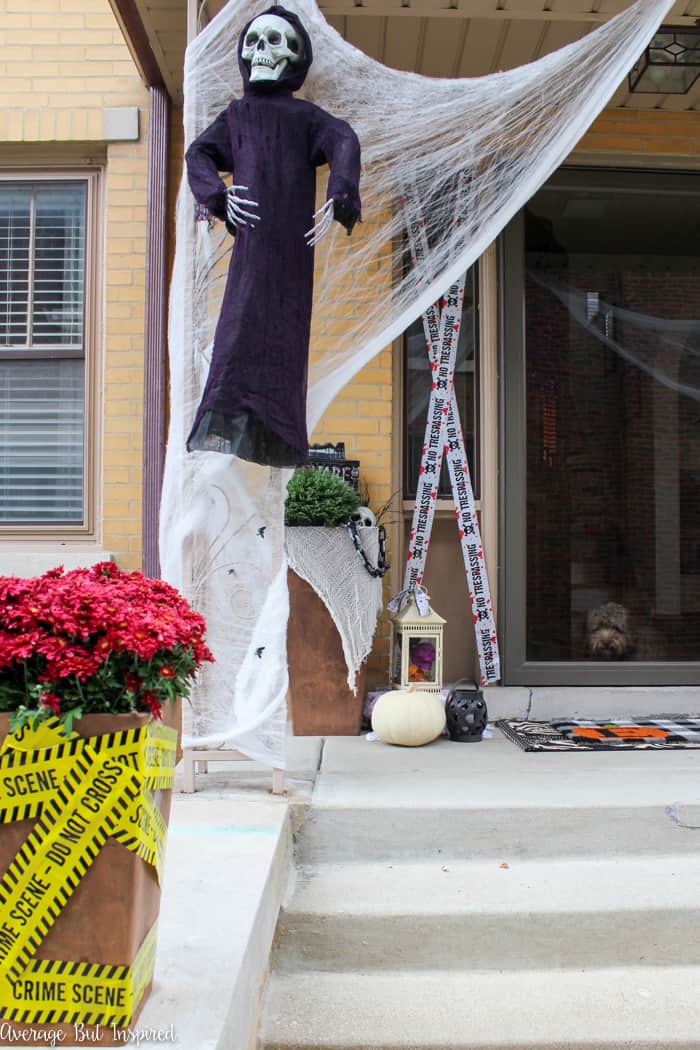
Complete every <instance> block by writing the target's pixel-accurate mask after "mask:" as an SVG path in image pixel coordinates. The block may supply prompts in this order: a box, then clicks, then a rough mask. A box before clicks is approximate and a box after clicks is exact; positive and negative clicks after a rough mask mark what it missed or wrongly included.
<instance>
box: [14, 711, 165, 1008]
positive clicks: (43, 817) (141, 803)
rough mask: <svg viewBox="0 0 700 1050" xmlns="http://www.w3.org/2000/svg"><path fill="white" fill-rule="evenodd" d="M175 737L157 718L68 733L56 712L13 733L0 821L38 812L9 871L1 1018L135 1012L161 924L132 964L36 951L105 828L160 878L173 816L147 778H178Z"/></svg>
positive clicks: (155, 781) (159, 784) (157, 782)
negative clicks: (92, 733) (53, 957)
mask: <svg viewBox="0 0 700 1050" xmlns="http://www.w3.org/2000/svg"><path fill="white" fill-rule="evenodd" d="M176 743H177V734H176V732H175V730H174V729H170V728H168V727H167V726H154V725H153V723H149V724H147V725H146V726H144V727H141V728H138V729H129V730H123V731H121V732H118V733H108V734H104V735H103V736H99V737H91V738H89V739H83V738H80V737H78V736H77V735H74V736H72V737H71V739H69V740H66V739H65V737H64V736H62V735H61V732H60V725H59V724H58V722H57V721H54V720H51V721H49V722H44V723H41V724H40V725H39V726H37V729H36V730H34V729H31V728H30V727H27V726H25V727H23V728H22V729H21V730H18V731H17V732H16V733H13V734H10V735H9V736H8V737H6V739H5V740H4V742H3V744H2V747H0V823H11V822H15V821H18V820H27V819H34V818H36V817H38V818H39V819H38V821H37V823H36V824H35V825H34V827H33V829H32V831H31V832H30V834H29V837H28V838H27V840H26V841H25V843H24V845H23V846H22V847H21V849H20V850H19V852H18V853H17V855H16V856H15V858H14V860H13V861H12V862H11V864H10V866H9V868H8V869H7V871H6V872H5V874H4V876H3V877H2V879H1V880H0V916H1V918H0V1013H1V1014H2V1015H3V1016H5V1017H9V1018H11V1019H13V1020H21V1021H24V1022H27V1023H35V1024H40V1023H57V1022H58V1020H61V1021H63V1020H68V1021H75V1020H80V1021H83V1022H84V1023H86V1024H93V1023H96V1017H97V1016H98V1014H99V1017H100V1019H103V1018H108V1020H107V1021H105V1023H114V1024H127V1023H128V1021H129V1020H130V1018H131V1016H132V1013H133V1009H134V1007H135V1006H136V1004H137V1003H138V1001H139V999H140V997H141V995H142V994H143V991H144V990H145V988H146V985H147V984H148V982H149V981H150V979H151V974H152V972H153V963H154V960H155V943H156V942H155V926H154V928H153V929H152V930H151V932H150V933H149V935H148V936H147V937H146V939H145V940H144V942H143V945H142V946H141V948H140V949H139V953H138V955H137V958H136V960H135V961H134V963H133V966H132V967H123V966H112V967H105V966H102V965H98V964H89V963H71V962H65V963H55V962H45V961H42V960H32V956H33V955H34V952H35V951H36V950H37V948H38V947H39V945H40V944H41V941H42V940H43V938H44V937H45V936H46V933H47V932H48V930H49V929H50V927H51V926H52V925H53V923H54V922H55V921H56V919H57V917H58V915H59V913H60V911H61V909H62V908H63V906H64V905H65V904H66V902H67V901H68V899H69V898H70V896H71V895H72V893H73V892H74V891H75V889H76V888H77V886H78V883H79V882H80V880H81V878H82V877H83V875H84V874H85V872H86V871H87V869H88V868H89V867H90V865H91V864H92V862H93V861H94V859H95V857H96V856H97V854H98V852H99V850H100V849H101V848H102V846H103V845H104V843H105V842H106V840H107V839H108V838H110V837H112V838H114V839H115V840H116V841H118V842H121V843H122V844H123V845H124V846H126V847H127V848H128V849H130V850H132V851H133V852H135V853H136V854H137V855H138V856H140V857H142V858H143V859H144V860H145V861H146V862H147V863H148V864H150V865H151V866H152V867H153V868H154V869H155V871H156V875H157V877H158V879H159V881H160V878H161V877H162V871H163V862H164V856H165V837H166V824H165V821H164V819H163V817H162V814H161V813H160V810H159V809H158V806H157V805H156V801H155V799H154V797H153V794H152V791H151V790H149V788H164V787H167V786H172V780H173V774H174V768H175V752H176ZM52 996H53V997H54V998H53V999H52V998H51V997H52ZM55 1004H57V1006H56V1005H55ZM93 1007H99V1008H100V1009H99V1011H98V1012H97V1013H96V1011H95V1010H94V1009H93ZM105 1009H106V1010H107V1013H105V1012H104V1010H105ZM54 1015H56V1016H54ZM64 1015H65V1016H64ZM49 1017H50V1018H51V1019H52V1020H49ZM112 1017H116V1018H118V1020H115V1021H113V1020H111V1018H112Z"/></svg>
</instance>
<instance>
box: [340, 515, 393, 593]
mask: <svg viewBox="0 0 700 1050" xmlns="http://www.w3.org/2000/svg"><path fill="white" fill-rule="evenodd" d="M345 528H346V529H347V530H348V532H349V533H350V535H351V537H352V542H353V545H354V547H355V550H356V551H357V554H358V556H359V557H360V558H362V561H363V564H364V566H365V569H366V570H367V572H368V573H369V574H370V576H374V577H375V579H376V578H380V579H381V577H382V576H383V575H384V574H385V572H386V571H387V569H388V568H389V565H388V564H387V560H386V529H385V528H384V526H383V525H378V526H377V528H378V530H379V555H378V557H377V564H376V565H372V562H371V561H370V560H369V558H368V557H367V555H366V553H365V549H364V547H363V546H362V540H361V539H360V533H359V531H358V528H357V522H355V521H349V522H348V523H347V524H346V526H345Z"/></svg>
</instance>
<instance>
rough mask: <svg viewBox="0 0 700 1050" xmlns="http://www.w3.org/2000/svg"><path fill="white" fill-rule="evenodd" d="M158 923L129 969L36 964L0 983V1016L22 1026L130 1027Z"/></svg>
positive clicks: (143, 987)
mask: <svg viewBox="0 0 700 1050" xmlns="http://www.w3.org/2000/svg"><path fill="white" fill-rule="evenodd" d="M156 931H157V923H154V924H153V926H152V927H151V929H150V930H149V932H148V933H147V934H146V936H145V938H144V940H143V944H142V945H141V947H140V948H139V950H138V953H137V955H136V958H135V959H134V962H133V963H132V965H131V966H108V965H104V964H99V963H80V962H76V963H72V962H58V961H54V960H43V959H34V960H32V961H31V962H30V963H29V965H28V966H27V967H26V968H25V969H24V970H23V971H22V973H21V974H20V975H19V976H17V977H11V976H10V975H9V974H5V975H3V977H2V978H0V1010H2V1014H3V1016H4V1017H6V1018H7V1019H8V1020H10V1021H19V1022H21V1023H25V1024H49V1025H50V1024H77V1023H79V1022H81V1021H82V1022H83V1024H87V1025H97V1024H100V1025H103V1026H105V1027H111V1026H112V1025H116V1026H117V1027H118V1028H119V1027H122V1028H123V1027H125V1026H126V1025H128V1024H129V1022H130V1021H131V1018H132V1017H133V1014H134V1011H135V1009H136V1007H137V1006H138V1004H139V1002H140V1001H141V999H142V997H143V994H144V992H145V990H146V987H147V985H148V983H149V981H150V980H151V977H152V974H153V966H154V963H155V954H156Z"/></svg>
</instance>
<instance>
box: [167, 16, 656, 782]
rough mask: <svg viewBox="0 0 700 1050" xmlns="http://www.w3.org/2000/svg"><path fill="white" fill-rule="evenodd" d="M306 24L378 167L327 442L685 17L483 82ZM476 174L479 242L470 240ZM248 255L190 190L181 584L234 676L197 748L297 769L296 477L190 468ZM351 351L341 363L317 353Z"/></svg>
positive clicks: (204, 65)
mask: <svg viewBox="0 0 700 1050" xmlns="http://www.w3.org/2000/svg"><path fill="white" fill-rule="evenodd" d="M266 6H267V3H266V0H260V2H247V0H243V2H241V0H232V2H231V3H229V4H228V5H227V6H226V8H224V10H223V11H221V12H220V14H219V15H217V16H216V18H214V19H213V21H212V22H211V23H210V24H209V25H208V26H207V27H206V29H205V30H204V31H203V32H202V33H201V34H200V35H199V36H198V37H197V38H196V39H195V40H194V41H193V42H192V43H191V44H190V46H189V48H188V50H187V56H186V62H185V84H184V91H185V101H184V124H185V144H186V145H187V144H188V143H189V142H191V141H192V139H193V138H194V137H195V136H196V135H198V134H199V133H200V132H201V131H202V130H203V129H204V128H205V127H207V126H208V125H209V124H210V123H211V122H212V121H213V120H214V118H215V117H216V115H217V114H218V113H219V112H220V111H221V110H222V109H223V108H224V107H225V106H226V105H227V103H228V102H229V101H230V100H231V98H233V97H234V96H238V95H240V91H241V85H240V77H239V72H238V67H237V63H236V43H237V40H238V36H239V33H240V31H241V29H242V28H243V26H244V25H245V24H246V22H247V21H248V20H249V19H250V18H251V17H252V16H253V15H255V14H256V13H258V12H259V11H261V10H263V9H264V8H265V7H266ZM287 6H288V7H289V8H290V9H291V10H293V11H295V12H296V13H297V14H298V15H299V16H300V18H301V19H302V21H303V22H304V24H305V26H306V28H307V29H308V31H309V33H310V35H311V39H312V42H313V47H314V56H315V57H314V63H313V65H312V67H311V70H310V72H309V75H308V78H307V81H306V84H305V86H304V95H305V96H306V97H307V98H309V99H311V100H312V101H314V102H316V103H317V104H318V105H320V106H322V107H323V108H324V109H326V110H328V111H329V112H330V113H332V114H333V115H335V116H338V117H341V118H343V119H344V120H347V121H348V122H349V123H350V124H351V125H352V127H353V128H354V129H355V131H356V132H357V134H358V136H359V139H360V142H361V145H362V151H363V175H362V182H361V194H362V202H363V224H362V226H360V227H358V228H357V229H356V230H355V232H354V234H353V236H352V237H351V238H347V237H346V236H345V232H344V231H343V230H342V229H341V228H340V227H339V226H338V225H337V224H335V227H334V231H333V233H332V234H331V235H330V236H329V237H327V238H326V239H325V240H324V241H323V242H322V243H321V245H319V246H318V247H317V256H316V269H315V292H314V310H315V318H316V321H315V327H314V328H313V329H312V356H311V368H310V374H309V394H308V422H309V430H312V429H313V427H314V426H315V424H316V423H317V422H318V420H319V419H320V417H321V415H322V414H323V412H324V410H325V408H326V406H327V405H328V404H329V403H330V402H331V400H332V399H333V398H334V396H335V395H336V394H337V393H338V391H339V390H341V388H342V387H343V386H344V385H345V384H346V383H347V382H348V380H350V379H351V378H352V377H353V376H354V375H355V374H356V373H357V372H358V371H359V370H360V369H361V368H362V367H363V366H364V365H365V364H367V362H368V361H370V360H371V358H372V357H373V356H374V355H375V354H377V353H378V352H379V351H380V350H381V349H382V348H383V347H385V346H387V345H388V344H389V343H390V342H391V340H392V339H394V338H396V337H397V336H398V335H399V334H400V333H401V332H402V331H403V330H404V329H405V328H406V327H407V326H408V325H409V324H410V323H411V322H412V321H413V320H415V318H416V317H418V316H419V315H420V314H421V313H422V312H423V311H424V310H425V309H426V307H427V306H428V305H429V304H430V303H432V302H434V301H435V300H436V299H437V298H438V297H439V296H440V294H441V293H442V292H443V291H444V290H445V289H446V288H447V287H448V286H449V284H450V283H451V282H452V281H453V280H454V279H455V278H456V277H457V276H458V275H459V274H460V273H461V272H463V271H464V270H466V269H467V268H468V267H469V266H470V265H471V264H472V263H473V262H474V261H475V260H476V259H478V257H479V256H480V255H481V254H482V252H483V251H484V250H485V249H486V248H487V247H488V245H489V244H490V243H491V242H492V241H493V240H494V238H495V237H496V236H497V235H498V233H499V232H500V231H501V230H502V229H503V228H504V226H505V225H506V224H507V223H508V222H509V220H510V219H511V218H512V217H513V216H514V215H515V214H516V212H517V211H518V210H519V209H520V208H521V207H522V206H523V205H524V204H525V203H526V201H527V200H528V199H529V198H530V197H531V196H532V195H533V193H535V191H536V190H537V189H538V188H539V187H540V186H541V185H542V184H543V183H544V182H545V180H546V179H547V178H548V177H549V176H550V175H551V174H552V172H554V171H555V169H556V168H557V167H559V165H560V164H561V163H562V162H563V161H564V160H565V158H566V157H567V155H568V154H569V153H570V152H571V150H572V149H573V147H574V146H575V145H576V143H577V142H578V140H579V139H580V138H581V136H582V135H583V133H584V132H585V131H586V129H587V128H588V127H589V125H590V124H591V123H592V121H593V120H594V118H595V117H596V115H597V114H598V113H599V112H600V111H601V110H602V109H603V107H604V106H605V104H606V102H608V100H609V99H610V98H611V96H612V95H613V93H614V92H615V90H616V88H617V87H618V85H619V84H620V82H621V81H622V79H623V77H624V76H625V74H626V73H627V71H628V70H629V68H630V67H631V66H632V64H633V63H634V61H635V60H636V58H637V57H638V56H639V54H640V53H641V52H642V51H643V49H644V47H645V46H646V45H647V43H648V42H649V40H650V39H651V37H652V36H653V34H654V32H655V31H656V30H657V29H658V27H659V25H660V24H661V23H662V22H663V19H664V17H665V16H666V14H667V12H668V11H669V9H670V7H671V6H672V3H671V0H638V2H637V3H635V4H633V5H631V6H630V7H629V8H627V9H626V10H624V11H623V12H621V13H620V14H619V15H617V16H616V17H614V18H612V19H611V20H610V21H609V22H607V23H605V24H604V25H602V26H600V27H599V28H597V29H595V30H593V31H592V32H590V33H589V34H588V35H587V36H585V37H584V38H583V39H582V40H580V41H577V42H575V43H573V44H570V45H568V46H567V47H565V48H562V49H561V50H560V51H556V52H554V53H552V54H550V55H546V56H545V57H544V58H541V59H539V60H538V61H537V62H533V63H531V64H530V65H527V66H523V67H519V68H517V69H513V70H510V71H507V72H502V73H495V74H492V75H490V76H486V77H480V78H476V79H465V80H444V79H433V78H428V77H422V76H418V75H416V74H413V73H406V72H400V71H397V70H393V69H388V68H387V67H385V66H382V65H381V64H380V63H378V62H376V61H374V60H373V59H371V58H369V57H368V56H367V55H365V54H363V53H362V52H361V51H358V50H357V49H356V48H354V47H352V46H351V45H350V44H348V43H346V42H345V41H344V40H343V39H342V38H341V37H340V36H339V34H338V33H336V32H335V30H334V29H332V28H331V27H330V26H329V25H328V24H327V22H326V21H325V20H324V18H323V16H322V14H321V13H320V11H319V10H318V8H317V7H316V6H315V4H314V3H313V0H289V3H288V4H287ZM465 172H466V175H467V184H468V200H467V208H466V220H465V221H466V228H465V225H464V224H462V226H461V227H456V226H455V224H454V216H455V214H456V212H457V211H458V206H457V194H458V191H459V186H460V185H462V186H463V185H464V180H463V179H461V178H460V176H461V175H462V174H463V173H465ZM460 200H461V198H460ZM418 209H420V211H421V214H422V219H423V221H424V222H425V226H426V232H427V236H428V242H429V245H430V250H429V252H428V253H427V255H426V258H425V259H424V260H423V262H422V263H421V264H420V265H419V266H418V267H416V268H414V269H411V268H410V267H409V266H408V265H407V256H406V252H405V239H404V236H403V231H404V230H405V228H406V225H407V223H408V222H410V221H411V218H412V217H413V216H415V215H416V212H417V210H418ZM464 213H465V212H464V211H460V214H464ZM264 221H271V222H283V221H284V216H282V215H275V216H261V222H260V227H259V229H260V232H261V233H262V228H263V222H264ZM309 225H311V222H310V223H309ZM230 250H231V239H230V237H229V236H228V234H226V233H225V231H224V228H223V226H222V225H221V224H217V225H215V226H214V227H213V229H209V228H208V227H207V225H206V224H205V223H202V222H199V223H197V222H195V207H194V202H193V200H192V198H191V195H190V193H189V191H188V188H187V186H186V184H184V185H183V187H182V189H181V192H180V196H179V200H178V207H177V249H176V258H175V267H174V273H173V281H172V287H171V298H170V323H169V344H170V345H169V349H170V379H171V412H170V430H169V437H168V449H167V457H166V467H165V480H164V488H163V500H162V512H161V565H162V571H163V575H164V577H165V578H166V579H167V580H168V581H169V582H171V583H173V584H174V585H175V586H177V587H179V588H180V589H181V590H182V592H183V593H184V594H185V595H186V596H187V598H188V599H189V600H190V601H192V603H193V604H194V606H195V607H196V608H197V609H198V610H199V611H200V612H201V613H203V615H204V616H205V617H206V620H207V625H208V640H209V644H210V646H211V648H212V650H213V652H214V655H215V657H216V663H215V664H214V665H212V666H210V667H208V668H207V669H206V670H205V671H204V673H203V674H202V675H201V676H200V681H199V684H198V686H197V689H196V691H195V693H194V695H193V698H192V703H191V705H190V706H189V707H188V714H187V716H186V717H187V722H186V731H187V732H188V734H189V736H188V737H187V738H186V740H185V743H186V744H187V743H190V744H192V743H200V744H206V745H209V746H212V745H216V744H226V745H230V746H235V747H236V748H238V749H240V750H242V751H243V752H245V753H246V754H249V755H250V756H251V757H253V758H256V759H259V760H262V761H264V762H267V763H269V764H270V765H273V764H274V765H283V764H284V731H285V695H286V689H287V662H286V644H285V640H286V622H287V615H288V595H287V588H286V569H287V565H286V557H285V551H284V531H283V525H282V520H283V504H284V493H285V489H286V484H287V481H288V480H289V474H290V472H289V471H287V470H279V469H271V468H267V467H261V466H255V465H252V464H249V463H244V462H242V461H240V460H236V459H233V458H231V457H228V456H224V455H220V454H218V453H213V452H195V453H189V454H188V453H186V452H185V438H186V435H187V433H188V431H189V428H190V426H191V423H192V418H193V414H194V410H195V407H196V404H197V402H198V399H199V395H200V392H201V388H202V385H203V383H204V380H205V378H206V372H207V365H208V360H209V355H210V352H211V343H212V338H213V331H214V326H215V323H216V319H217V314H218V304H219V302H220V298H221V292H222V289H223V284H224V281H225V277H226V261H227V257H228V254H229V252H230ZM341 320H342V323H337V322H338V321H341ZM331 341H332V346H333V349H332V350H328V351H324V352H316V350H317V349H318V350H319V351H320V349H321V348H324V347H325V346H327V345H329V342H331ZM310 658H311V656H310Z"/></svg>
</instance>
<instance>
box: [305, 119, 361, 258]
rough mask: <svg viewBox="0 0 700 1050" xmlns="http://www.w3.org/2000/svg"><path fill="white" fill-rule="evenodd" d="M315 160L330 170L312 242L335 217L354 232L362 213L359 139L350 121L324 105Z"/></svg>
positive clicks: (309, 235)
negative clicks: (340, 118) (328, 166)
mask: <svg viewBox="0 0 700 1050" xmlns="http://www.w3.org/2000/svg"><path fill="white" fill-rule="evenodd" d="M312 163H313V164H316V165H320V164H329V165H330V169H331V174H330V178H329V180H328V193H327V200H326V203H325V204H324V205H323V207H322V208H320V209H319V211H317V212H316V214H315V215H314V220H315V222H314V225H313V226H312V228H311V229H310V230H309V231H308V232H307V234H306V241H307V244H309V245H313V244H316V243H318V241H319V240H320V239H321V238H322V237H325V236H326V234H327V233H328V231H329V230H330V228H331V226H332V225H333V221H334V220H335V221H336V222H339V223H340V224H341V225H342V226H344V227H345V229H346V230H347V232H348V234H350V233H352V230H353V228H354V226H355V223H356V222H357V221H358V220H359V219H360V215H361V204H360V142H359V139H358V138H357V135H356V134H355V132H354V131H353V129H352V128H351V127H350V125H349V124H347V123H346V122H345V121H344V120H338V119H337V118H336V117H332V116H331V115H330V113H326V112H324V110H322V109H319V110H318V113H317V118H316V128H315V134H314V137H313V148H312Z"/></svg>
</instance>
